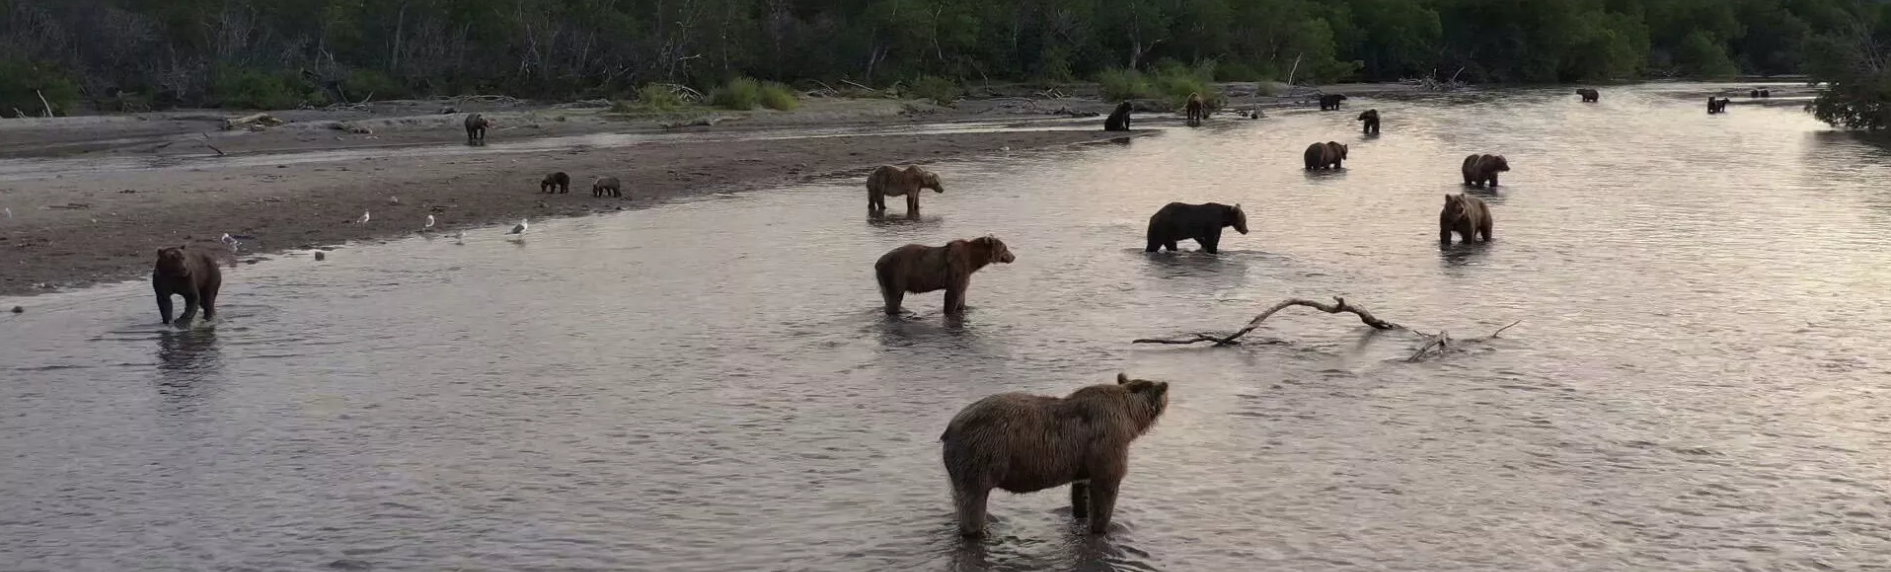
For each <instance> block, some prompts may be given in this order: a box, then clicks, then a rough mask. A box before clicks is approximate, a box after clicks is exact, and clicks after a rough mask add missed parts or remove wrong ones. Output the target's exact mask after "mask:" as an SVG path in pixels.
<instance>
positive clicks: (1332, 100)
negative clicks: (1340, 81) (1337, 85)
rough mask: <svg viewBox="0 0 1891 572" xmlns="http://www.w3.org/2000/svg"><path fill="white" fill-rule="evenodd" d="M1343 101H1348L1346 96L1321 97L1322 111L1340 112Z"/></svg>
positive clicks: (1331, 95) (1330, 95)
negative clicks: (1340, 104) (1340, 103)
mask: <svg viewBox="0 0 1891 572" xmlns="http://www.w3.org/2000/svg"><path fill="white" fill-rule="evenodd" d="M1342 101H1346V95H1345V94H1338V93H1335V94H1329V95H1322V96H1320V111H1339V102H1342Z"/></svg>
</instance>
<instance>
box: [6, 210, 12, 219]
mask: <svg viewBox="0 0 1891 572" xmlns="http://www.w3.org/2000/svg"><path fill="white" fill-rule="evenodd" d="M7 218H13V209H11V208H9V209H7Z"/></svg>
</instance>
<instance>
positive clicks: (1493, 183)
mask: <svg viewBox="0 0 1891 572" xmlns="http://www.w3.org/2000/svg"><path fill="white" fill-rule="evenodd" d="M1490 188H1493V189H1495V188H1497V173H1496V172H1492V173H1491V174H1490Z"/></svg>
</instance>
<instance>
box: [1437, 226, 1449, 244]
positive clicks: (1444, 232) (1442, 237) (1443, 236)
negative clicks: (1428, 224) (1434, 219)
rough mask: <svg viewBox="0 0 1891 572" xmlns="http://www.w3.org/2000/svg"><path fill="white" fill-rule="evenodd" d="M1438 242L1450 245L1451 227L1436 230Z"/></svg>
mask: <svg viewBox="0 0 1891 572" xmlns="http://www.w3.org/2000/svg"><path fill="white" fill-rule="evenodd" d="M1438 242H1442V243H1444V244H1446V245H1450V244H1451V227H1448V226H1447V227H1444V228H1441V229H1438Z"/></svg>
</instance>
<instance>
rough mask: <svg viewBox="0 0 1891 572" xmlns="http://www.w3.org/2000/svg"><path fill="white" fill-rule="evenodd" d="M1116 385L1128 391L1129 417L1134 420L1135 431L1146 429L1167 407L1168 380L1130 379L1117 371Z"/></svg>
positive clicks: (1153, 423)
mask: <svg viewBox="0 0 1891 572" xmlns="http://www.w3.org/2000/svg"><path fill="white" fill-rule="evenodd" d="M1116 385H1117V386H1118V387H1121V388H1123V389H1126V390H1128V391H1129V396H1130V417H1131V418H1132V419H1134V420H1135V421H1136V432H1137V433H1141V432H1143V431H1148V430H1149V427H1150V426H1152V425H1155V424H1156V419H1157V418H1159V417H1161V416H1162V412H1164V411H1167V410H1168V409H1169V382H1166V381H1149V380H1146V379H1130V378H1129V375H1127V374H1124V373H1121V372H1118V373H1117V374H1116Z"/></svg>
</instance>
